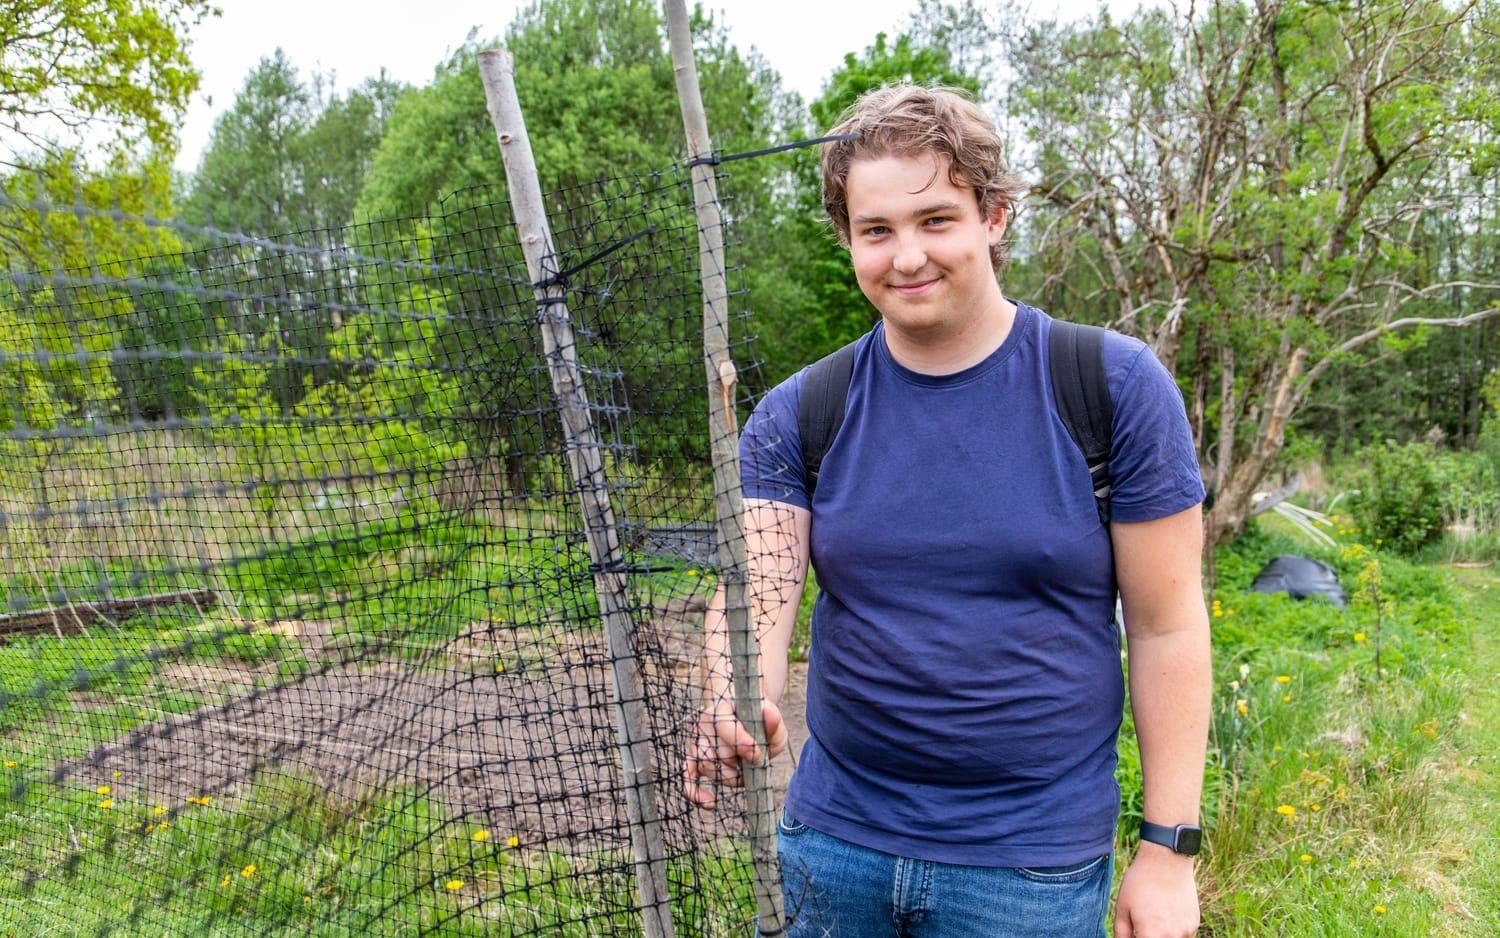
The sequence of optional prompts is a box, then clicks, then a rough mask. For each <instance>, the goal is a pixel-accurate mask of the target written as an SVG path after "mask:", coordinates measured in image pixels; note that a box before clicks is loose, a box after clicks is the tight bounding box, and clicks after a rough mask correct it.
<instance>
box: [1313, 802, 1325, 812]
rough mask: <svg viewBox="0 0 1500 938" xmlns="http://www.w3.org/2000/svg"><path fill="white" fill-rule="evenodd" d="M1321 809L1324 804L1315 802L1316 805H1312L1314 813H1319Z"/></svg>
mask: <svg viewBox="0 0 1500 938" xmlns="http://www.w3.org/2000/svg"><path fill="white" fill-rule="evenodd" d="M1321 810H1323V806H1322V805H1318V804H1315V805H1313V806H1312V813H1313V814H1317V813H1318V812H1319V811H1321Z"/></svg>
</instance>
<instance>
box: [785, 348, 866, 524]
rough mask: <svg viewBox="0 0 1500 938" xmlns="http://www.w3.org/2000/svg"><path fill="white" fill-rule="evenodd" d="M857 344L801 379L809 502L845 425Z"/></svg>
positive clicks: (800, 406)
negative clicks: (829, 453)
mask: <svg viewBox="0 0 1500 938" xmlns="http://www.w3.org/2000/svg"><path fill="white" fill-rule="evenodd" d="M858 343H859V340H858V339H855V340H854V341H853V342H850V343H849V344H848V345H846V346H844V347H843V348H841V349H839V350H838V351H837V352H834V353H833V354H831V355H826V356H824V357H823V358H820V359H818V360H817V361H816V362H813V364H812V365H811V366H810V367H809V368H808V369H807V375H806V376H805V377H804V378H803V379H802V396H801V398H800V399H799V400H798V401H797V433H798V435H800V436H801V438H802V466H803V473H804V475H803V478H804V482H805V484H806V486H807V497H808V498H809V499H811V498H812V493H813V490H814V489H816V488H817V487H818V471H819V470H820V469H822V468H823V457H824V455H826V454H827V453H828V447H830V446H832V445H833V438H834V437H835V436H837V435H838V432H839V427H840V426H841V425H842V424H843V422H844V401H845V399H846V398H847V397H848V396H849V381H850V379H851V378H852V377H853V375H854V347H855V345H857V344H858Z"/></svg>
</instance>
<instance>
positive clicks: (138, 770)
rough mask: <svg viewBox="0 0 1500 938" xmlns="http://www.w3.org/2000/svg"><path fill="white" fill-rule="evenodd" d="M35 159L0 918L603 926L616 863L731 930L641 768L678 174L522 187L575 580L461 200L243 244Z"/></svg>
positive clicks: (482, 248)
mask: <svg viewBox="0 0 1500 938" xmlns="http://www.w3.org/2000/svg"><path fill="white" fill-rule="evenodd" d="M46 191H47V186H46V185H45V184H38V185H35V186H25V185H12V186H10V187H9V188H8V189H7V190H6V194H5V195H4V196H3V201H0V233H3V235H4V238H3V240H4V259H5V261H6V270H5V275H4V276H3V277H0V533H3V537H0V597H3V602H0V758H3V760H4V765H3V768H0V921H3V922H4V924H5V926H6V929H7V930H8V932H9V933H14V934H25V935H33V934H35V935H41V934H106V933H114V934H132V935H134V934H158V935H159V934H169V935H177V934H182V935H187V934H213V935H235V934H252V935H276V934H287V935H290V934H330V935H332V934H359V935H366V934H413V933H435V934H476V935H477V934H485V935H497V934H498V935H510V934H534V933H535V934H569V935H594V934H636V933H638V932H639V930H640V927H641V925H640V910H639V904H640V902H639V889H638V882H637V874H638V872H639V870H640V868H641V864H642V863H643V862H649V863H651V864H654V867H655V868H656V870H657V871H658V872H659V873H661V874H662V875H664V876H665V878H666V881H667V885H668V893H669V894H670V902H671V913H672V919H673V922H674V923H675V929H676V932H677V933H678V934H703V935H719V934H726V935H727V934H745V933H747V932H749V931H750V929H751V927H752V925H751V922H752V920H753V915H754V911H755V899H754V895H753V887H752V874H751V868H750V862H749V851H748V847H747V845H746V842H745V838H744V837H743V830H744V822H743V819H742V817H741V812H740V811H739V810H737V808H736V805H737V804H738V802H737V801H736V795H734V794H733V793H726V794H727V795H728V797H726V798H725V799H723V801H722V803H721V805H720V807H719V809H718V810H717V811H715V812H706V811H703V810H700V809H696V808H694V807H692V806H690V804H689V803H688V801H687V800H686V798H685V797H684V795H683V791H682V785H681V777H682V771H683V765H684V759H685V758H686V755H687V752H688V747H689V744H690V741H689V740H688V738H687V736H688V734H689V733H690V732H691V728H692V726H693V724H694V716H695V714H696V713H697V712H698V709H699V707H700V703H701V692H700V690H699V687H700V685H701V680H702V677H701V674H700V668H701V663H700V659H701V646H702V638H701V636H702V634H703V631H702V630H703V620H704V615H705V610H706V609H707V606H708V603H709V600H710V597H711V596H712V595H713V592H714V590H715V587H716V584H717V583H718V581H719V569H718V559H717V558H718V554H717V548H716V543H715V532H714V498H713V496H714V492H713V483H712V473H711V467H710V464H709V452H710V446H709V437H708V433H709V430H708V419H707V404H706V393H705V371H704V365H703V349H702V329H703V326H702V295H701V291H700V288H699V279H698V278H699V257H698V240H697V234H698V232H697V224H696V221H695V219H694V214H693V204H692V193H691V189H690V187H689V185H688V184H687V179H686V175H685V174H684V173H680V172H675V171H674V172H668V173H662V174H656V175H648V176H642V177H629V178H627V177H621V178H616V179H610V180H607V181H603V182H594V183H590V184H587V185H579V186H572V187H567V188H564V189H561V190H557V191H554V192H551V193H549V194H548V195H547V197H546V202H547V208H548V213H549V215H550V218H551V223H552V226H553V232H554V237H555V241H556V255H555V257H554V258H553V260H554V262H555V264H556V269H557V270H558V271H559V272H560V273H561V280H562V282H563V284H564V286H565V288H566V289H565V296H566V300H567V306H568V309H569V311H570V315H571V322H572V328H573V335H574V336H575V342H576V345H575V348H574V353H575V354H576V359H577V361H578V365H579V373H580V374H581V376H582V381H583V384H584V387H585V391H586V396H587V400H588V412H589V414H590V416H591V418H592V424H593V427H594V431H595V434H596V436H597V440H598V446H597V448H596V452H597V454H598V458H599V460H600V461H601V465H602V468H603V478H604V479H605V487H604V490H605V492H606V494H607V497H608V502H609V505H610V507H611V510H612V516H613V526H612V529H611V531H609V532H608V537H610V538H613V541H612V542H611V543H614V544H616V545H617V546H618V552H617V561H616V562H615V563H614V564H612V565H611V567H610V569H607V570H605V569H601V566H600V563H599V562H598V561H597V560H596V559H595V558H593V557H591V554H590V551H589V547H588V543H587V538H586V534H587V532H586V530H585V524H584V521H583V517H584V516H583V514H581V512H580V510H579V503H580V499H579V493H578V488H577V485H576V482H575V478H576V473H575V470H576V468H577V467H576V465H575V464H574V462H573V461H574V460H577V459H579V458H580V455H579V453H578V452H577V451H576V447H574V448H570V447H569V445H568V444H567V441H566V436H565V434H564V432H563V428H562V424H561V422H560V418H559V415H558V411H557V403H556V396H555V394H554V388H553V384H552V378H551V376H549V371H548V363H547V357H546V355H545V354H544V350H543V349H542V347H541V339H540V333H539V329H538V317H539V315H546V314H547V312H548V309H549V307H548V306H545V305H543V306H539V305H538V304H537V302H536V300H535V297H534V294H533V289H532V285H531V283H530V280H529V278H528V276H527V273H526V268H525V265H524V263H523V261H522V255H521V251H520V248H519V245H518V244H517V242H516V235H515V227H514V224H513V221H512V218H511V213H510V207H509V205H508V203H507V202H506V201H505V198H504V194H503V193H502V192H491V191H484V190H471V191H465V192H460V193H457V194H454V195H452V196H450V197H449V198H447V199H446V200H445V201H444V202H443V203H442V204H441V206H440V209H439V210H438V211H436V212H434V213H433V214H432V215H431V216H429V217H424V218H414V219H406V220H399V221H382V222H372V223H366V224H360V225H357V226H353V227H350V228H345V229H339V230H323V231H306V232H298V233H295V234H288V235H275V236H267V235H263V234H259V233H257V234H254V235H250V234H244V233H236V232H226V231H218V230H212V229H198V228H188V227H185V226H182V225H179V224H177V223H175V222H169V221H163V220H160V219H157V218H153V217H150V216H149V215H145V214H139V213H135V212H132V211H127V210H125V209H123V208H122V207H121V205H122V204H124V203H123V202H122V201H121V200H120V199H119V198H118V195H117V194H111V193H108V192H103V193H101V192H79V193H77V197H76V198H73V199H62V200H58V199H56V198H49V197H47V196H46V195H45V193H46ZM54 195H55V193H54ZM142 246H145V247H144V248H143V247H142ZM731 305H732V306H733V307H735V308H743V303H739V302H735V303H732V304H731ZM732 335H734V336H735V338H736V340H743V339H744V336H745V330H744V328H742V327H741V325H740V324H737V325H736V326H735V327H734V328H733V329H732ZM734 355H735V358H736V360H737V361H738V362H739V364H740V367H741V372H742V374H743V373H744V372H745V371H746V370H747V368H748V365H747V362H748V361H749V360H750V358H749V355H748V353H747V350H746V349H745V348H743V347H742V346H737V347H736V348H735V349H734ZM750 383H752V382H747V381H744V380H742V382H741V385H740V386H741V388H743V387H745V386H746V385H747V384H750ZM739 403H740V405H741V407H740V412H741V414H742V415H743V414H744V413H745V412H746V411H745V408H744V406H743V405H744V403H745V402H744V401H741V402H739ZM601 574H608V575H610V576H613V577H614V579H601ZM606 582H608V583H611V584H615V585H617V586H618V587H619V595H620V596H622V597H623V598H624V606H625V608H624V610H623V612H624V614H625V615H626V616H627V617H628V624H629V628H630V640H629V643H628V646H629V647H627V648H615V649H614V651H613V652H612V651H611V643H610V641H609V640H608V637H607V634H606V633H607V630H606V628H605V622H604V618H605V615H604V613H603V612H601V605H602V604H601V597H600V585H601V583H606ZM612 588H613V587H612ZM613 601H614V600H613V599H611V602H613ZM622 667H624V668H627V669H629V670H630V673H634V674H635V675H636V678H637V680H638V685H639V691H638V699H637V700H636V701H634V702H635V703H639V704H642V705H643V706H642V707H640V708H639V711H640V712H642V713H644V714H645V718H646V725H645V726H644V731H645V733H646V736H647V738H646V740H645V743H646V744H648V747H649V752H650V757H651V760H652V762H651V764H650V766H649V769H650V775H649V778H647V779H646V781H647V782H650V783H651V787H649V788H648V789H647V791H648V794H649V795H650V797H651V799H652V801H653V802H654V806H655V807H654V810H655V812H656V814H657V815H658V816H659V823H658V824H656V825H655V827H653V828H652V830H651V832H650V833H651V837H650V838H649V842H648V843H646V844H645V846H644V848H643V847H642V841H641V839H640V835H641V827H640V819H639V817H637V816H636V815H637V813H638V809H636V808H633V807H632V805H631V799H630V798H629V797H627V795H628V794H629V792H628V791H627V788H628V787H629V786H627V784H626V782H625V781H623V780H622V779H624V778H625V777H626V776H625V775H623V774H622V771H621V758H620V752H619V747H618V745H617V744H618V741H619V739H620V738H621V737H620V734H621V732H622V730H621V727H620V719H621V717H620V713H621V711H620V709H619V707H618V706H617V700H618V697H619V695H618V693H617V691H616V688H618V687H620V686H622V685H620V684H619V683H618V682H619V681H620V680H621V674H622V673H623V672H622V671H621V670H620V669H621V668H622ZM627 676H628V675H627ZM636 781H637V782H639V781H640V779H637V780H636ZM636 787H637V788H638V789H639V785H637V786H636ZM633 832H634V834H635V836H634V838H633ZM643 849H644V850H645V852H646V853H647V854H649V855H648V856H645V857H643V856H642V850H643Z"/></svg>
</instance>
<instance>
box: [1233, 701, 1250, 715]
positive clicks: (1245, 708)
mask: <svg viewBox="0 0 1500 938" xmlns="http://www.w3.org/2000/svg"><path fill="white" fill-rule="evenodd" d="M1234 709H1236V710H1238V711H1239V713H1240V716H1245V715H1246V714H1248V713H1249V712H1250V705H1249V704H1247V703H1245V702H1244V701H1243V700H1236V701H1235V702H1234Z"/></svg>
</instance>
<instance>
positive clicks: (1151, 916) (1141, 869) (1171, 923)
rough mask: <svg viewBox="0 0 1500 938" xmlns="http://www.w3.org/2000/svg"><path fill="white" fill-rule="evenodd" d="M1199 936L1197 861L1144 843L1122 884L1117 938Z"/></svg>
mask: <svg viewBox="0 0 1500 938" xmlns="http://www.w3.org/2000/svg"><path fill="white" fill-rule="evenodd" d="M1197 933H1198V885H1197V883H1196V882H1195V881H1194V879H1193V858H1192V857H1185V856H1182V855H1180V854H1177V853H1173V852H1172V851H1171V850H1168V849H1167V848H1166V847H1163V846H1161V845H1159V844H1153V843H1149V842H1146V843H1142V844H1141V849H1140V851H1139V852H1138V853H1137V854H1136V855H1135V860H1134V861H1133V862H1131V864H1130V868H1129V869H1128V870H1126V871H1125V878H1124V879H1122V880H1121V881H1120V895H1119V897H1118V898H1117V899H1116V900H1115V936H1114V938H1191V936H1193V935H1196V934H1197Z"/></svg>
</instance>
